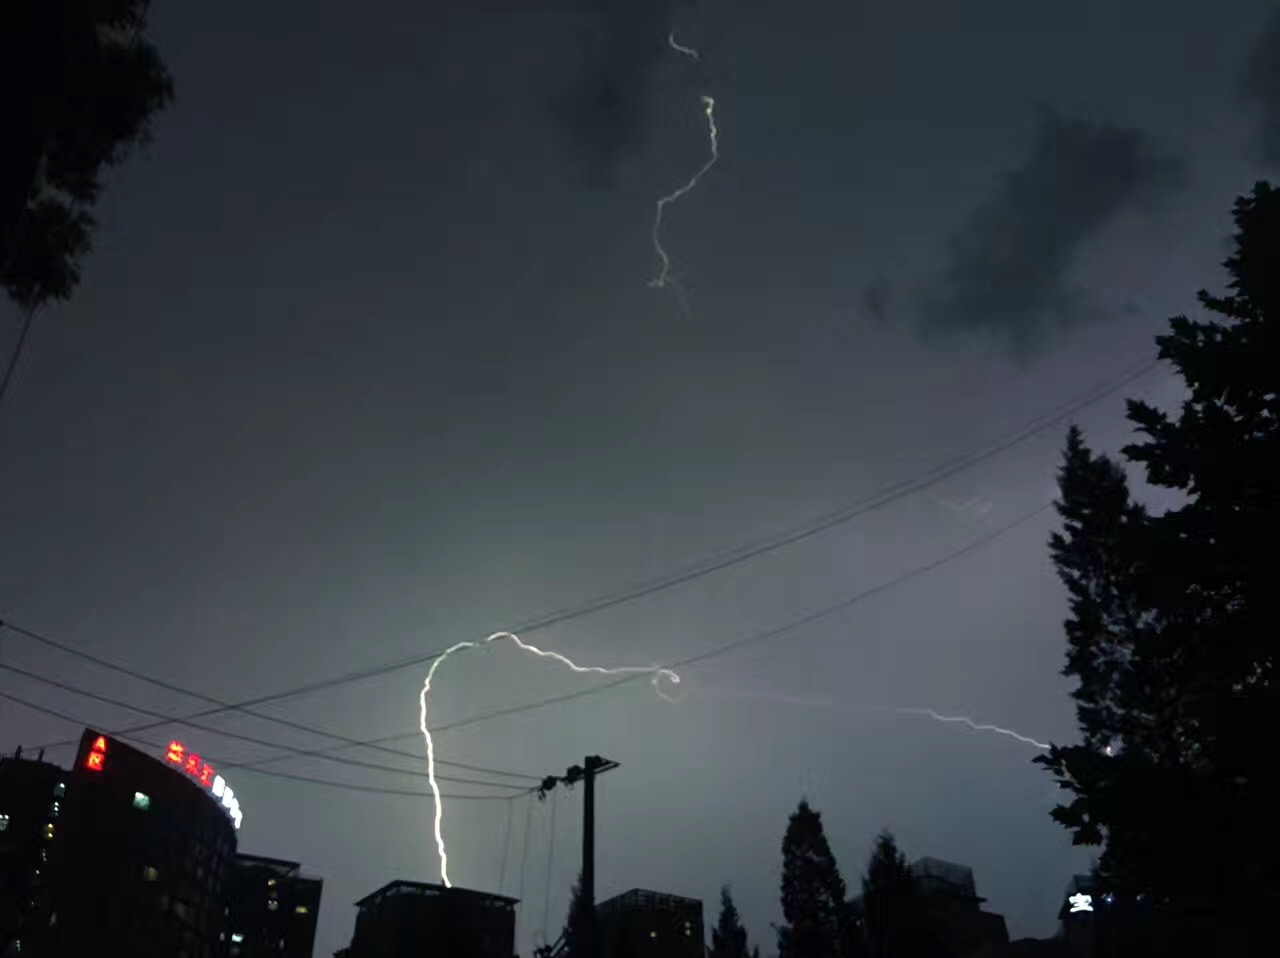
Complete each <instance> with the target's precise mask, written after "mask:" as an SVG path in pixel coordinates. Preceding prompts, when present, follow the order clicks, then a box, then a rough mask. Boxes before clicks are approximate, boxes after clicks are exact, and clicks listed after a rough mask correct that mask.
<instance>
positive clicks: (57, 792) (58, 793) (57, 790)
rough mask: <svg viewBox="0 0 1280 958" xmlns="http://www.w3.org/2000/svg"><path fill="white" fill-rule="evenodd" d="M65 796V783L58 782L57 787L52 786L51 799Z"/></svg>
mask: <svg viewBox="0 0 1280 958" xmlns="http://www.w3.org/2000/svg"><path fill="white" fill-rule="evenodd" d="M66 794H67V783H66V782H59V783H58V784H57V785H55V786H53V797H54V798H62V796H63V795H66Z"/></svg>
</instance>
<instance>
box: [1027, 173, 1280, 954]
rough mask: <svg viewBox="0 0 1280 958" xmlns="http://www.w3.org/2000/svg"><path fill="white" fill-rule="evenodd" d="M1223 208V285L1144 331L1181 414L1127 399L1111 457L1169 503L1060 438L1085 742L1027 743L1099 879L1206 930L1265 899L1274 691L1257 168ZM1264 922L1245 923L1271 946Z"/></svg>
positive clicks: (1263, 209)
mask: <svg viewBox="0 0 1280 958" xmlns="http://www.w3.org/2000/svg"><path fill="white" fill-rule="evenodd" d="M1235 223H1236V227H1237V233H1236V235H1235V251H1234V252H1233V254H1232V255H1231V256H1230V257H1229V258H1228V259H1227V260H1226V262H1225V263H1224V265H1225V267H1226V269H1227V271H1228V273H1229V275H1230V277H1231V279H1230V282H1229V285H1228V288H1229V293H1228V294H1227V295H1225V296H1221V297H1218V296H1211V295H1209V294H1208V293H1206V292H1203V291H1202V292H1201V293H1200V295H1199V301H1200V303H1201V305H1202V306H1203V307H1204V308H1205V309H1206V310H1208V311H1209V312H1211V313H1215V314H1217V318H1215V319H1214V320H1213V321H1207V322H1202V321H1193V320H1190V319H1188V318H1187V317H1185V316H1178V317H1174V318H1173V319H1171V320H1170V332H1169V333H1168V334H1167V335H1163V336H1160V337H1158V338H1157V340H1156V341H1157V343H1158V344H1159V348H1160V352H1159V355H1160V358H1161V359H1164V360H1168V361H1169V362H1171V363H1172V364H1173V366H1174V368H1175V369H1176V370H1177V371H1178V373H1179V374H1180V375H1181V377H1182V379H1183V380H1184V381H1185V383H1186V387H1187V390H1188V393H1189V398H1188V399H1187V400H1186V401H1185V402H1184V403H1183V406H1182V408H1181V410H1180V414H1179V415H1178V417H1177V418H1176V419H1175V418H1170V417H1169V416H1168V415H1166V414H1165V413H1164V412H1162V411H1160V410H1157V409H1156V408H1154V407H1152V406H1151V405H1149V404H1148V403H1146V402H1139V401H1130V402H1129V404H1128V417H1129V419H1130V421H1131V422H1133V423H1134V425H1135V426H1136V427H1137V430H1138V431H1139V432H1140V433H1142V434H1143V435H1144V436H1145V441H1143V442H1139V443H1134V444H1132V445H1129V446H1126V447H1125V448H1124V449H1123V450H1122V454H1123V456H1124V457H1125V458H1127V459H1128V460H1129V461H1130V462H1132V463H1138V464H1141V465H1142V466H1143V467H1145V472H1146V479H1147V481H1148V482H1149V483H1151V484H1152V485H1154V486H1157V487H1164V488H1166V489H1170V490H1175V491H1176V493H1177V494H1178V495H1179V496H1180V498H1181V499H1182V500H1183V501H1182V502H1181V504H1179V505H1177V506H1175V507H1174V508H1171V509H1169V510H1168V511H1165V512H1162V513H1159V514H1153V513H1152V512H1150V511H1148V509H1146V508H1145V507H1144V506H1142V505H1141V504H1139V503H1137V502H1135V501H1134V500H1133V498H1132V496H1131V494H1130V490H1129V485H1128V482H1127V480H1126V476H1125V473H1124V471H1123V470H1122V468H1121V467H1120V465H1118V464H1117V463H1116V462H1114V461H1113V460H1111V459H1109V458H1108V457H1106V456H1103V455H1095V454H1094V453H1093V452H1091V451H1090V450H1089V448H1088V447H1087V446H1086V444H1085V441H1084V438H1083V435H1082V434H1081V432H1080V430H1079V429H1077V428H1074V427H1073V428H1072V429H1071V431H1070V432H1069V434H1068V436H1067V446H1066V452H1065V455H1064V460H1063V465H1062V468H1061V471H1060V473H1059V489H1060V500H1059V502H1058V512H1059V514H1060V515H1061V517H1062V520H1063V529H1062V531H1061V532H1056V533H1054V534H1053V536H1052V538H1051V540H1050V549H1051V552H1052V556H1053V561H1054V564H1055V565H1056V567H1057V570H1058V574H1059V576H1060V577H1061V579H1062V581H1063V582H1064V584H1065V585H1066V587H1067V591H1068V594H1069V596H1070V617H1069V618H1068V619H1067V621H1066V633H1067V642H1068V651H1067V664H1066V667H1065V669H1064V674H1065V675H1068V676H1073V677H1074V678H1076V679H1077V681H1078V685H1077V688H1076V689H1075V691H1074V692H1073V693H1072V695H1073V697H1074V698H1075V700H1076V712H1077V718H1078V720H1079V725H1080V728H1081V732H1082V733H1083V742H1082V743H1081V744H1079V745H1076V746H1071V747H1062V746H1055V747H1054V748H1053V749H1051V751H1050V753H1049V754H1048V755H1047V756H1042V757H1040V758H1037V759H1036V761H1037V762H1039V763H1041V764H1043V765H1045V766H1047V767H1048V768H1049V769H1050V770H1051V771H1052V773H1053V774H1054V775H1055V776H1056V778H1057V780H1058V782H1059V784H1060V785H1061V786H1062V787H1063V788H1064V789H1067V790H1068V791H1070V792H1072V793H1073V794H1074V798H1073V799H1072V800H1071V801H1070V802H1069V803H1068V804H1066V805H1062V806H1059V807H1058V808H1057V809H1055V810H1054V812H1053V816H1054V818H1055V819H1056V820H1057V821H1059V822H1060V823H1062V824H1063V825H1064V826H1066V827H1067V828H1069V829H1070V830H1071V831H1072V832H1073V834H1074V840H1075V842H1076V843H1077V844H1101V845H1103V846H1104V848H1103V852H1102V855H1101V858H1100V860H1099V870H1100V873H1101V875H1102V876H1103V877H1104V878H1105V880H1106V881H1107V882H1108V883H1109V884H1110V885H1111V886H1112V887H1113V888H1115V889H1116V890H1118V891H1124V892H1127V893H1131V894H1135V895H1136V894H1137V893H1145V894H1146V895H1147V896H1148V897H1149V898H1154V900H1155V901H1157V902H1159V903H1161V904H1162V905H1164V906H1165V907H1166V908H1167V910H1168V911H1169V913H1170V914H1178V915H1181V916H1184V917H1186V918H1188V919H1191V920H1193V921H1194V920H1195V919H1197V918H1199V919H1200V920H1199V921H1198V922H1196V923H1197V924H1198V925H1199V926H1200V927H1214V928H1216V929H1217V930H1216V931H1215V934H1217V935H1219V937H1221V935H1222V934H1224V932H1223V929H1226V928H1232V929H1236V931H1235V932H1232V933H1233V934H1237V935H1241V934H1248V932H1241V931H1240V929H1241V928H1246V927H1247V926H1249V925H1251V924H1252V922H1253V921H1254V920H1255V918H1256V919H1258V920H1262V921H1263V922H1264V924H1265V921H1266V920H1269V919H1262V917H1261V916H1265V915H1272V916H1273V915H1275V914H1277V913H1280V894H1278V891H1280V883H1278V881H1277V875H1276V872H1275V870H1274V868H1273V867H1272V864H1271V860H1270V857H1271V852H1270V849H1272V848H1274V847H1276V840H1277V838H1280V829H1277V826H1276V820H1277V819H1276V815H1275V811H1274V809H1275V808H1276V807H1280V801H1277V799H1278V798H1280V795H1278V794H1277V793H1278V791H1280V788H1278V786H1277V783H1278V782H1280V776H1277V775H1276V773H1275V770H1274V767H1273V765H1274V762H1273V759H1272V758H1271V756H1270V754H1269V750H1268V749H1266V748H1264V747H1262V745H1263V743H1262V741H1261V740H1260V739H1259V738H1258V735H1259V730H1260V729H1264V728H1266V727H1268V726H1269V725H1270V724H1271V723H1272V722H1273V721H1274V716H1275V714H1276V706H1277V705H1278V704H1280V692H1278V688H1280V686H1278V685H1277V676H1276V662H1275V652H1276V645H1277V642H1280V602H1278V601H1277V594H1278V590H1277V585H1276V583H1277V579H1276V576H1275V573H1274V566H1275V561H1274V558H1273V559H1270V560H1268V559H1266V556H1267V555H1268V554H1271V553H1272V552H1273V551H1274V549H1275V543H1276V541H1277V537H1278V536H1280V480H1278V479H1277V477H1278V476H1280V191H1277V190H1275V189H1274V188H1272V187H1271V186H1269V185H1268V184H1266V183H1259V184H1257V185H1256V186H1255V188H1254V190H1253V192H1252V193H1251V194H1249V195H1247V196H1243V197H1240V198H1239V199H1238V200H1237V202H1236V205H1235ZM1250 916H1253V917H1250ZM1273 926H1274V922H1272V923H1271V926H1269V931H1259V930H1258V929H1254V930H1253V933H1255V934H1256V935H1261V936H1265V937H1266V941H1267V945H1266V947H1268V948H1271V949H1272V950H1271V951H1269V952H1267V953H1271V954H1280V943H1277V942H1276V941H1275V935H1276V931H1275V928H1274V927H1273ZM1236 940H1237V942H1238V941H1239V940H1241V939H1239V938H1237V939H1236ZM1233 947H1236V946H1233ZM1235 953H1239V954H1253V953H1261V952H1259V951H1256V950H1251V948H1246V949H1245V950H1237V951H1236V952H1235Z"/></svg>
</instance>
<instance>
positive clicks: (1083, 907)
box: [1067, 893, 1093, 912]
mask: <svg viewBox="0 0 1280 958" xmlns="http://www.w3.org/2000/svg"><path fill="white" fill-rule="evenodd" d="M1067 901H1069V902H1071V911H1072V912H1077V911H1093V896H1092V895H1083V894H1079V893H1077V894H1074V895H1072V896H1071V897H1070V898H1068V899H1067Z"/></svg>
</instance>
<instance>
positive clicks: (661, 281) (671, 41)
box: [649, 33, 720, 289]
mask: <svg viewBox="0 0 1280 958" xmlns="http://www.w3.org/2000/svg"><path fill="white" fill-rule="evenodd" d="M667 45H668V46H669V47H671V49H672V50H675V51H676V52H677V53H682V54H684V55H685V56H687V57H689V58H690V59H693V60H698V59H701V57H700V56H699V55H698V51H697V50H695V49H693V48H692V47H686V46H681V45H680V44H679V43H677V42H676V37H675V34H674V33H672V34H668V36H667ZM701 101H702V111H703V113H705V114H706V117H707V139H708V142H709V143H710V146H711V152H710V155H709V156H708V157H707V161H706V162H705V163H703V164H702V168H701V169H699V170H698V172H696V173H694V174H693V176H692V177H691V178H690V179H689V181H688V182H687V183H685V184H684V185H683V186H681V187H680V188H679V189H677V190H673V191H672V192H670V193H668V194H667V195H666V196H662V197H659V198H658V203H657V207H656V209H655V210H654V214H653V251H654V252H655V253H657V254H658V259H659V260H661V261H662V269H661V270H659V272H658V275H657V276H655V277H654V278H653V279H651V280H649V285H650V286H652V287H654V288H656V289H662V288H663V287H665V286H666V285H667V283H668V281H669V279H670V275H671V257H669V256H668V255H667V251H666V250H665V249H663V248H662V235H661V234H662V214H663V211H664V210H666V208H667V206H668V205H669V204H671V203H674V202H675V201H676V200H678V199H680V197H682V196H684V195H685V194H686V193H688V192H689V191H690V190H691V189H693V188H694V187H695V186H697V185H698V181H699V180H700V179H702V177H703V176H704V175H705V174H706V172H707V171H708V170H709V169H711V167H713V166H715V165H716V161H717V160H718V159H720V131H719V130H718V129H717V128H716V101H715V99H714V98H712V97H709V96H705V95H704V96H703V97H701Z"/></svg>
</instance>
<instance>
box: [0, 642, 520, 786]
mask: <svg viewBox="0 0 1280 958" xmlns="http://www.w3.org/2000/svg"><path fill="white" fill-rule="evenodd" d="M0 669H3V670H4V671H6V672H11V673H13V674H14V675H21V676H23V677H24V678H28V679H32V680H34V681H36V682H41V683H43V684H45V685H49V686H52V687H54V688H59V689H63V690H65V691H67V692H71V693H73V694H74V695H80V696H83V697H85V698H90V699H96V700H97V701H99V702H105V703H106V704H108V705H113V706H116V707H117V708H123V709H129V710H130V711H133V712H138V713H140V714H142V715H150V716H152V717H154V718H166V719H168V721H170V722H180V720H179V719H175V718H171V717H169V716H166V715H165V713H163V712H157V711H155V710H154V709H149V708H145V707H144V706H141V705H133V704H131V703H129V702H124V701H121V700H120V699H117V698H112V697H111V696H109V695H102V694H101V693H99V692H94V691H91V690H89V689H85V688H82V687H80V686H77V685H72V684H71V683H69V682H63V681H61V680H59V679H53V678H49V677H48V676H47V675H41V674H40V673H38V672H32V671H30V670H29V669H24V668H21V667H19V666H16V665H7V664H3V663H0ZM181 724H184V725H189V726H190V727H191V728H195V729H200V730H201V731H203V732H208V733H210V734H212V735H222V736H225V737H227V738H233V739H238V740H239V741H242V742H249V743H251V744H253V745H264V746H266V747H268V748H280V749H285V750H287V751H292V752H297V753H302V752H303V751H304V750H303V749H294V748H293V747H292V746H288V745H281V744H279V743H277V742H269V741H267V740H266V739H261V738H257V737H256V736H253V735H245V734H243V733H241V732H232V731H230V730H228V729H220V728H215V727H213V726H212V725H201V724H199V723H196V722H182V723H181ZM111 734H112V735H115V734H117V733H115V732H112V733H111ZM286 757H296V756H280V755H278V756H276V760H277V761H279V760H280V759H283V758H286ZM308 757H309V756H308ZM317 757H319V758H324V759H327V760H329V761H336V762H338V763H339V764H343V765H354V766H357V767H360V768H372V769H376V770H378V771H383V772H395V773H397V774H400V775H414V776H419V775H425V773H423V772H416V771H410V770H408V769H403V768H393V767H392V766H390V765H379V764H377V763H376V762H364V761H360V760H359V759H337V758H335V757H334V756H331V755H321V756H317ZM239 767H242V766H237V765H235V764H224V768H239ZM436 778H437V779H440V780H443V781H447V782H454V783H457V784H461V785H483V786H487V787H489V788H507V789H517V788H523V787H524V786H518V785H510V784H507V783H505V782H486V781H482V780H480V779H474V778H457V777H454V776H447V775H437V776H436Z"/></svg>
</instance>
